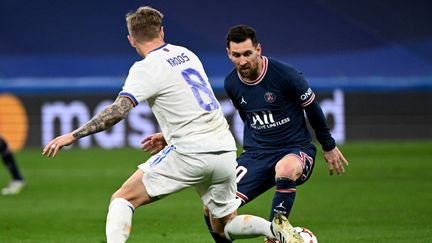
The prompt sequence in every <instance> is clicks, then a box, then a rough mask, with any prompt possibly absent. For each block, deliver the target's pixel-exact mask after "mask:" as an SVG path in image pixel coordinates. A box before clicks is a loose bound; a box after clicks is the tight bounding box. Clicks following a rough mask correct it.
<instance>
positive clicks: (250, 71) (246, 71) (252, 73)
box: [239, 65, 258, 81]
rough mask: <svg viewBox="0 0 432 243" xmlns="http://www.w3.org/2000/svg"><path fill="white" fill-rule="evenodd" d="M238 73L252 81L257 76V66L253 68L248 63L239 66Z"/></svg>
mask: <svg viewBox="0 0 432 243" xmlns="http://www.w3.org/2000/svg"><path fill="white" fill-rule="evenodd" d="M239 73H240V75H241V76H242V77H243V78H245V79H247V80H249V81H253V80H255V79H257V78H258V68H256V67H255V68H253V67H251V66H250V65H247V66H244V67H240V68H239Z"/></svg>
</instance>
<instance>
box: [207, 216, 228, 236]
mask: <svg viewBox="0 0 432 243" xmlns="http://www.w3.org/2000/svg"><path fill="white" fill-rule="evenodd" d="M204 220H205V222H206V224H207V228H208V230H209V232H210V234H211V236H212V237H213V240H214V241H215V242H216V243H232V241H230V240H227V239H225V238H222V237H220V236H219V234H217V233H216V232H214V231H213V229H212V227H211V223H210V217H209V216H207V215H204Z"/></svg>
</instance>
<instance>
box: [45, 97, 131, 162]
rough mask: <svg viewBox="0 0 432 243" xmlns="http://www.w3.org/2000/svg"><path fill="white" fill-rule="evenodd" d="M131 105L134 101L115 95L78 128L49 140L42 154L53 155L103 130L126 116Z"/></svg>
mask: <svg viewBox="0 0 432 243" xmlns="http://www.w3.org/2000/svg"><path fill="white" fill-rule="evenodd" d="M133 106H134V103H133V102H132V100H130V99H129V98H127V97H122V96H119V97H117V99H116V100H115V101H114V103H112V104H111V105H109V106H108V107H107V108H105V109H104V110H103V111H101V112H99V113H98V114H97V115H96V116H95V117H93V118H92V119H91V120H90V121H88V122H87V123H86V124H84V125H82V126H81V127H80V128H78V129H76V130H75V131H73V132H71V133H68V134H65V135H62V136H59V137H56V138H55V139H53V140H52V141H51V142H49V143H48V144H47V145H46V146H45V147H44V149H43V151H42V154H43V155H46V156H48V157H54V156H55V155H56V154H57V152H58V151H59V150H60V149H61V148H63V147H64V146H67V145H70V144H72V143H74V142H75V141H76V140H78V139H80V138H82V137H85V136H88V135H90V134H93V133H97V132H100V131H104V130H106V129H108V128H110V127H112V126H114V125H115V124H116V123H117V122H119V121H121V120H123V119H124V118H125V117H126V116H127V114H128V113H129V111H130V110H132V108H133Z"/></svg>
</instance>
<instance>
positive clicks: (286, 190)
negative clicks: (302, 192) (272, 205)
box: [276, 188, 297, 193]
mask: <svg viewBox="0 0 432 243" xmlns="http://www.w3.org/2000/svg"><path fill="white" fill-rule="evenodd" d="M296 191H297V190H296V189H295V188H289V189H276V192H282V193H292V192H296Z"/></svg>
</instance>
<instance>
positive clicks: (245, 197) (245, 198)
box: [236, 192, 249, 202]
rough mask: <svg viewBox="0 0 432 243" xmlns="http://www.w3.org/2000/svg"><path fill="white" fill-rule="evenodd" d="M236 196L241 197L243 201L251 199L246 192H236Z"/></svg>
mask: <svg viewBox="0 0 432 243" xmlns="http://www.w3.org/2000/svg"><path fill="white" fill-rule="evenodd" d="M236 196H237V197H238V198H240V199H241V200H242V201H243V202H248V201H249V198H248V197H247V196H246V195H245V194H242V193H241V192H236Z"/></svg>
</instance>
